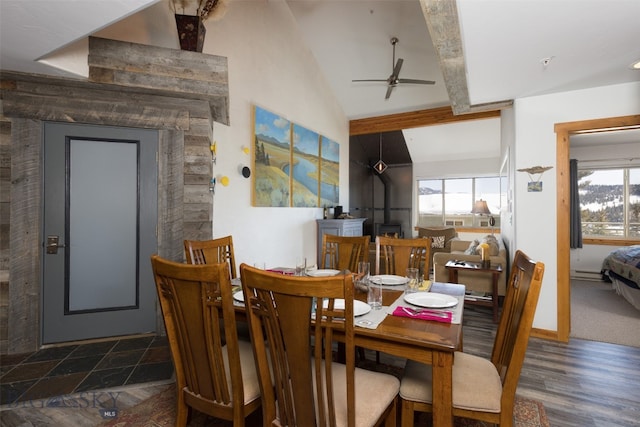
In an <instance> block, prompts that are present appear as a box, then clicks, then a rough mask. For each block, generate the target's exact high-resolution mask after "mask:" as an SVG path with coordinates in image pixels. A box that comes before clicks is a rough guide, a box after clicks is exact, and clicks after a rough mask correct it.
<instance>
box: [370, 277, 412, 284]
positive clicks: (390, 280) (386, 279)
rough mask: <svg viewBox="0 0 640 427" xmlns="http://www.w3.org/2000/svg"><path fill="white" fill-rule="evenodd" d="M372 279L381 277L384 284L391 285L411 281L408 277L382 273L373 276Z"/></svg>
mask: <svg viewBox="0 0 640 427" xmlns="http://www.w3.org/2000/svg"><path fill="white" fill-rule="evenodd" d="M371 279H373V280H375V279H380V280H382V284H383V285H390V286H398V285H404V284H406V283H407V282H408V281H409V278H408V277H404V276H396V275H393V274H380V275H378V276H371Z"/></svg>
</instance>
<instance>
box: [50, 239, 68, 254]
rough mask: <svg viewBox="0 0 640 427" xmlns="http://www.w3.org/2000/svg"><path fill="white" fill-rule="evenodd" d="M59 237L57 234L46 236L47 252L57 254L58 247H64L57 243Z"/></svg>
mask: <svg viewBox="0 0 640 427" xmlns="http://www.w3.org/2000/svg"><path fill="white" fill-rule="evenodd" d="M59 239H60V237H59V236H47V246H46V248H47V253H48V254H57V253H58V248H64V247H66V246H65V245H61V244H59V243H58V240H59Z"/></svg>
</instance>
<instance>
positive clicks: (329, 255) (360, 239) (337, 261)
mask: <svg viewBox="0 0 640 427" xmlns="http://www.w3.org/2000/svg"><path fill="white" fill-rule="evenodd" d="M370 240H371V238H370V237H369V236H335V235H333V234H323V235H322V258H321V259H320V268H332V269H334V270H340V271H343V270H349V271H351V272H356V271H358V262H360V261H367V260H368V257H369V241H370Z"/></svg>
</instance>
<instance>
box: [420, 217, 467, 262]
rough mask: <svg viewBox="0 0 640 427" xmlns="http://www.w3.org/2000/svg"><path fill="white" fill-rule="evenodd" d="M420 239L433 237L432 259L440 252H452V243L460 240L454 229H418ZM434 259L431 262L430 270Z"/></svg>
mask: <svg viewBox="0 0 640 427" xmlns="http://www.w3.org/2000/svg"><path fill="white" fill-rule="evenodd" d="M418 237H431V258H433V255H434V254H436V253H438V252H447V253H449V252H451V241H452V240H454V239H457V238H458V232H457V231H456V229H455V228H454V227H418ZM432 267H433V259H430V260H429V268H432Z"/></svg>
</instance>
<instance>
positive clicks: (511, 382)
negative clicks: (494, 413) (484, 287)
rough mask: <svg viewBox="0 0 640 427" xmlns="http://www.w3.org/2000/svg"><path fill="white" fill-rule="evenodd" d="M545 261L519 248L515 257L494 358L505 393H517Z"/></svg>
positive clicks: (506, 394) (494, 346)
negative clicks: (531, 256) (532, 256)
mask: <svg viewBox="0 0 640 427" xmlns="http://www.w3.org/2000/svg"><path fill="white" fill-rule="evenodd" d="M543 275H544V264H543V263H542V262H535V261H532V260H531V259H530V258H529V257H528V256H527V255H525V254H524V252H522V251H520V250H518V251H516V254H515V256H514V260H513V264H512V266H511V273H510V275H509V283H508V285H507V291H506V295H505V300H504V304H503V311H502V315H501V317H500V324H499V325H498V330H497V332H496V338H495V342H494V345H493V352H492V356H491V361H492V362H493V364H494V365H495V367H496V369H497V371H498V373H499V374H500V378H501V380H502V384H503V396H505V397H506V396H509V395H511V402H513V397H514V396H515V392H516V387H517V384H518V379H519V377H520V371H521V369H522V365H523V363H524V358H525V353H526V350H527V345H528V343H529V335H530V333H531V328H532V326H533V318H534V316H535V311H536V307H537V304H538V297H539V295H540V288H541V285H542V277H543Z"/></svg>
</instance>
